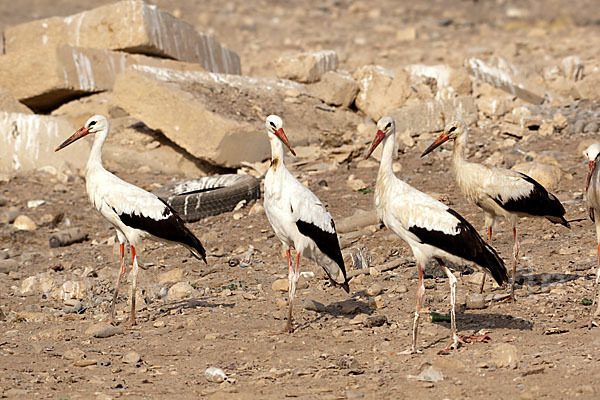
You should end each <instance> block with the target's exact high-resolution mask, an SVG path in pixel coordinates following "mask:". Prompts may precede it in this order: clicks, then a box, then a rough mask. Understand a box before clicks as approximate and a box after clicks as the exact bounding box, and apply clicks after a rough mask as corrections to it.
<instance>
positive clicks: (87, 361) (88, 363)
mask: <svg viewBox="0 0 600 400" xmlns="http://www.w3.org/2000/svg"><path fill="white" fill-rule="evenodd" d="M96 364H98V360H92V359H89V358H85V359H83V360H77V361H75V362H74V363H73V365H74V366H76V367H89V366H91V365H96Z"/></svg>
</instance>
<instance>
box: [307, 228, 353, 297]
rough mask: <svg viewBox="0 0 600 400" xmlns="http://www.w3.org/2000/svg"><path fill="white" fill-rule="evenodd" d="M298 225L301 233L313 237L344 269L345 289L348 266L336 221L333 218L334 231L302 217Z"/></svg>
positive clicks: (322, 249) (320, 248)
mask: <svg viewBox="0 0 600 400" xmlns="http://www.w3.org/2000/svg"><path fill="white" fill-rule="evenodd" d="M296 226H297V227H298V230H299V231H300V233H301V234H303V235H304V236H308V237H309V238H311V239H312V240H313V241H314V242H315V243H316V245H317V247H318V248H319V250H321V252H322V253H324V254H325V255H326V256H327V257H329V258H331V259H332V260H333V261H334V262H335V263H336V264H337V265H338V266H339V267H340V269H341V270H342V273H343V274H344V280H345V282H344V285H345V286H344V285H343V286H344V289H345V288H346V286H347V285H348V279H347V278H346V268H345V267H344V257H343V256H342V250H341V249H340V243H339V241H338V237H337V234H336V233H335V223H334V222H333V220H331V227H332V228H333V232H327V231H325V230H323V229H321V228H319V227H318V226H316V225H315V224H312V223H310V222H306V221H302V220H301V219H300V220H298V221H296Z"/></svg>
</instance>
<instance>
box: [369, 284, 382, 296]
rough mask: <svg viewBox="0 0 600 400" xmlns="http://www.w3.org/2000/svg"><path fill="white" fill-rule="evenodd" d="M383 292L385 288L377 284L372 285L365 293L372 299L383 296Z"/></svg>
mask: <svg viewBox="0 0 600 400" xmlns="http://www.w3.org/2000/svg"><path fill="white" fill-rule="evenodd" d="M382 292H383V287H382V286H381V285H380V284H378V283H375V284H373V285H371V286H370V287H369V288H368V289H367V290H366V291H365V293H367V296H370V297H375V296H377V295H379V294H381V293H382Z"/></svg>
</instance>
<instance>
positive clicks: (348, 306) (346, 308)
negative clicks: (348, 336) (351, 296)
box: [340, 300, 360, 315]
mask: <svg viewBox="0 0 600 400" xmlns="http://www.w3.org/2000/svg"><path fill="white" fill-rule="evenodd" d="M340 306H341V307H342V310H341V311H342V314H345V315H351V314H356V313H357V312H359V311H360V303H359V302H357V301H352V300H346V301H343V302H341V303H340Z"/></svg>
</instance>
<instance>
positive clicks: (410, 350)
mask: <svg viewBox="0 0 600 400" xmlns="http://www.w3.org/2000/svg"><path fill="white" fill-rule="evenodd" d="M422 352H423V351H422V350H415V349H413V348H412V347H410V348H408V349H406V350H404V351H401V352H399V353H398V354H407V355H410V354H420V353H422Z"/></svg>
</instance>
